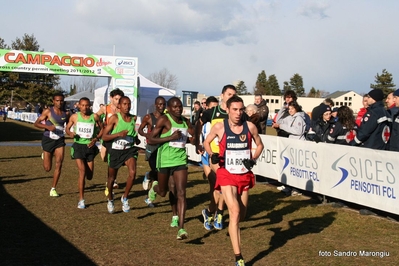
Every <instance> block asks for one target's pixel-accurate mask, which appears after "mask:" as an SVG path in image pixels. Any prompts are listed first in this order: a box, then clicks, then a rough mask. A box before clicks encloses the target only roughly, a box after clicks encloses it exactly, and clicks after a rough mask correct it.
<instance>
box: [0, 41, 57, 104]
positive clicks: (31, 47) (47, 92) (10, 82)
mask: <svg viewBox="0 0 399 266" xmlns="http://www.w3.org/2000/svg"><path fill="white" fill-rule="evenodd" d="M0 46H1V47H3V48H4V49H10V48H9V47H8V46H7V45H5V44H4V40H3V39H1V40H0ZM11 49H13V50H23V51H41V52H42V51H43V50H40V45H39V43H38V41H37V40H36V37H35V36H34V35H33V34H32V35H28V34H24V36H23V37H22V38H18V37H17V38H16V39H15V41H12V42H11ZM59 80H60V78H59V76H57V75H53V74H41V73H40V74H35V73H22V72H1V79H0V88H1V90H0V98H6V99H7V98H9V97H10V95H11V91H12V90H13V91H14V95H15V98H16V99H18V98H19V100H22V101H25V102H28V103H31V104H33V105H35V104H36V103H41V104H51V103H52V96H53V95H54V93H56V92H57V90H56V89H55V88H56V87H57V86H58V85H59Z"/></svg>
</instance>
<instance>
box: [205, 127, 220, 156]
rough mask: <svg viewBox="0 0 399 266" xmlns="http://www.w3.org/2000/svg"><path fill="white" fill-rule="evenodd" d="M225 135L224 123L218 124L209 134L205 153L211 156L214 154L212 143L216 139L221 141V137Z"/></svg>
mask: <svg viewBox="0 0 399 266" xmlns="http://www.w3.org/2000/svg"><path fill="white" fill-rule="evenodd" d="M223 133H224V124H223V123H222V122H218V123H216V124H215V125H214V126H213V127H212V128H211V131H210V132H209V134H208V136H207V137H206V139H205V140H204V143H203V145H204V149H205V151H206V152H207V153H208V154H209V156H211V155H212V154H213V152H212V149H211V142H212V140H214V139H215V138H216V137H218V138H219V139H220V137H221V136H222V135H223Z"/></svg>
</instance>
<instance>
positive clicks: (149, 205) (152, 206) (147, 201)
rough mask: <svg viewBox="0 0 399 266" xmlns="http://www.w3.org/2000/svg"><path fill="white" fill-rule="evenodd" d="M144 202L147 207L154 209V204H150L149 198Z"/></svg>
mask: <svg viewBox="0 0 399 266" xmlns="http://www.w3.org/2000/svg"><path fill="white" fill-rule="evenodd" d="M144 202H145V204H147V206H148V207H150V208H154V203H152V201H151V200H150V199H149V198H146V199H145V200H144Z"/></svg>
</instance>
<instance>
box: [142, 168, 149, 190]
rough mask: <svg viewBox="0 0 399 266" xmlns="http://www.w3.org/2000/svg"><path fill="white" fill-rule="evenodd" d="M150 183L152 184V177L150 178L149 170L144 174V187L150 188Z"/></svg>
mask: <svg viewBox="0 0 399 266" xmlns="http://www.w3.org/2000/svg"><path fill="white" fill-rule="evenodd" d="M149 184H150V179H149V178H148V172H146V173H145V175H144V180H143V189H144V190H148V185H149Z"/></svg>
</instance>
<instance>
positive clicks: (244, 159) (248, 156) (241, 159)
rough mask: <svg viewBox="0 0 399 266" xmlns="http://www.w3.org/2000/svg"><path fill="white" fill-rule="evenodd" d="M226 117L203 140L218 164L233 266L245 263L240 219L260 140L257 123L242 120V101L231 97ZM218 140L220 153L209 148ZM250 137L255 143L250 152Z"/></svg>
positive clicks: (244, 209) (213, 161)
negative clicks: (234, 260)
mask: <svg viewBox="0 0 399 266" xmlns="http://www.w3.org/2000/svg"><path fill="white" fill-rule="evenodd" d="M226 106H227V110H226V111H227V113H228V119H225V120H224V121H223V122H219V123H217V124H215V125H214V126H213V127H212V129H211V132H210V133H209V135H208V136H207V138H206V139H205V141H204V147H205V150H206V151H207V152H208V153H209V154H210V155H211V160H212V163H218V164H219V166H220V168H219V169H218V170H217V172H216V174H217V179H216V185H215V189H216V190H219V189H221V190H222V194H223V197H224V200H225V202H226V205H227V208H228V210H229V235H230V241H231V244H232V246H233V250H234V254H235V259H236V265H238V266H242V265H245V263H244V259H243V257H242V255H241V247H240V244H241V239H240V227H239V222H240V221H243V220H244V218H245V215H246V211H247V206H248V190H249V189H250V188H252V187H253V186H254V185H255V175H254V174H253V173H252V172H251V169H252V167H253V166H254V164H255V162H256V159H257V158H258V157H259V156H260V155H261V153H262V150H263V143H262V140H261V138H260V136H259V135H258V130H257V128H256V126H255V125H254V124H253V123H251V122H248V121H245V122H243V121H242V115H243V113H244V110H245V107H244V102H243V100H242V99H241V98H240V97H238V96H233V97H231V98H230V99H229V100H227V103H226ZM215 138H218V139H219V153H214V152H213V151H212V149H211V142H212V140H214V139H215ZM252 140H254V142H255V144H256V150H255V152H254V155H252V153H251V146H252Z"/></svg>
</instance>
